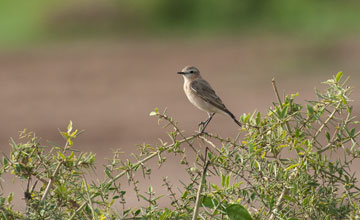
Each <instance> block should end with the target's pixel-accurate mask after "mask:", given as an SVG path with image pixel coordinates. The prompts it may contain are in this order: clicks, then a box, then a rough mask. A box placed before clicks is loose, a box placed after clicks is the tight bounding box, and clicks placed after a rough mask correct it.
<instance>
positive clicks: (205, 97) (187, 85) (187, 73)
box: [178, 66, 241, 131]
mask: <svg viewBox="0 0 360 220" xmlns="http://www.w3.org/2000/svg"><path fill="white" fill-rule="evenodd" d="M178 74H182V75H183V76H184V79H185V81H184V91H185V94H186V96H187V97H188V99H189V101H190V102H191V103H192V104H193V105H195V106H196V107H197V108H199V109H201V110H203V111H206V112H207V113H208V114H209V119H208V120H207V121H205V122H203V123H202V124H203V125H204V126H203V129H202V131H203V130H204V129H205V127H206V125H207V124H208V123H209V122H210V120H211V118H212V117H213V116H214V115H215V113H221V114H224V115H227V116H229V117H231V118H232V119H233V120H234V122H235V123H236V124H237V125H239V126H240V127H241V123H240V122H239V121H238V120H236V118H235V116H234V115H233V114H232V113H231V112H230V111H229V110H228V109H227V108H226V106H225V105H224V103H223V102H222V101H221V99H220V98H219V97H218V96H217V95H216V93H215V91H214V90H213V89H212V87H211V86H210V84H209V83H208V82H207V81H205V80H204V79H202V78H201V76H200V71H199V70H198V69H197V68H196V67H193V66H187V67H185V68H184V69H183V70H182V71H181V72H178Z"/></svg>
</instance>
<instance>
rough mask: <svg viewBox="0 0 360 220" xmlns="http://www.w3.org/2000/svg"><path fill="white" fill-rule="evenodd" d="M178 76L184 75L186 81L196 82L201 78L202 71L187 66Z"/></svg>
mask: <svg viewBox="0 0 360 220" xmlns="http://www.w3.org/2000/svg"><path fill="white" fill-rule="evenodd" d="M177 73H178V74H181V75H183V77H184V78H185V79H190V80H194V79H197V78H199V77H200V71H199V69H198V68H196V67H194V66H186V67H184V68H183V69H182V70H181V72H177Z"/></svg>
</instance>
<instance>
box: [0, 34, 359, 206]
mask: <svg viewBox="0 0 360 220" xmlns="http://www.w3.org/2000/svg"><path fill="white" fill-rule="evenodd" d="M354 39H358V38H353V39H342V40H337V41H335V42H323V43H321V44H319V43H312V42H303V41H300V40H298V39H283V38H278V37H267V38H265V37H264V38H257V39H252V38H243V39H235V38H222V39H207V40H203V39H192V40H191V39H189V40H185V41H184V40H180V39H172V40H123V41H120V40H119V41H106V42H100V41H88V42H76V43H75V42H72V43H66V42H64V43H61V44H60V43H59V44H56V45H49V44H47V45H42V46H33V47H31V48H26V49H21V50H16V51H7V52H1V53H0V103H1V114H0V122H1V126H0V151H2V152H5V153H7V152H8V151H9V144H8V142H9V138H10V137H17V136H18V131H20V130H22V129H24V128H27V129H28V130H30V131H35V132H36V134H37V135H38V136H41V137H42V140H43V142H44V144H45V143H46V140H51V141H53V142H56V143H63V140H62V138H61V137H60V135H59V134H58V130H57V129H58V128H60V129H65V127H66V125H67V123H68V122H69V120H72V121H73V123H74V126H75V128H77V129H84V130H85V133H84V134H83V135H81V136H80V137H79V138H78V139H77V140H75V147H76V148H78V149H81V150H83V151H92V152H94V153H96V154H97V163H98V165H99V168H98V171H99V173H100V171H101V167H102V166H101V164H103V163H104V158H107V157H111V154H112V149H116V148H118V147H121V148H122V149H123V151H124V152H126V153H129V152H133V151H135V150H136V148H137V146H136V144H142V143H145V142H146V143H150V144H155V143H158V138H163V139H165V140H166V134H165V133H164V129H162V128H160V127H159V126H158V125H157V120H156V119H155V118H151V117H149V112H150V111H152V110H153V109H154V108H155V107H158V108H159V109H160V110H164V109H165V108H167V110H168V114H169V115H171V116H173V117H174V118H175V119H176V120H177V121H179V122H180V123H179V126H180V127H181V128H182V129H184V130H185V131H186V133H187V134H190V133H192V132H193V131H194V130H196V129H197V124H198V122H199V121H200V120H203V119H205V118H206V114H205V113H203V112H200V111H199V110H197V109H196V108H195V107H193V106H191V104H190V103H189V102H188V101H187V99H186V97H185V95H184V93H183V90H182V84H183V79H182V77H181V76H179V75H177V74H176V72H177V71H179V70H181V69H182V68H183V67H184V66H185V65H195V66H197V67H198V68H199V69H200V71H201V73H202V75H203V77H204V78H206V79H207V80H208V81H209V82H210V83H211V84H212V86H213V87H214V88H215V90H217V93H218V95H219V96H220V97H221V98H222V100H223V101H224V103H225V104H226V105H227V107H228V108H229V109H230V110H231V111H232V112H233V113H234V114H235V115H237V116H240V115H241V114H242V113H244V112H245V113H248V112H253V110H255V109H257V110H260V111H264V110H265V109H266V108H267V107H268V106H270V105H271V104H272V102H274V101H275V96H274V94H273V91H272V87H271V79H272V78H273V77H275V78H276V81H277V84H278V87H279V91H280V92H281V93H285V94H289V93H295V92H299V93H300V96H299V97H298V100H299V102H301V103H304V102H305V100H310V99H314V98H315V94H314V89H313V88H314V87H317V88H322V85H321V84H320V82H321V81H325V80H326V79H328V78H330V77H331V76H332V75H334V74H336V72H338V71H344V73H345V75H346V76H351V81H350V84H351V85H354V86H355V87H357V88H355V91H354V92H353V96H352V97H353V99H355V100H356V102H354V103H353V104H354V105H355V108H354V111H355V114H357V115H359V111H360V105H359V97H360V96H359V95H360V88H358V85H359V83H360V74H359V72H360V62H359V60H360V41H357V40H354ZM208 131H210V132H214V133H218V134H220V135H223V136H229V137H234V136H235V135H236V133H237V125H236V124H235V123H233V122H232V121H231V120H230V119H228V118H225V117H223V116H216V117H215V119H214V120H213V121H212V122H211V124H210V125H209V127H208ZM179 169H181V168H179V167H178V161H176V160H174V162H173V164H171V163H169V164H167V166H166V167H163V168H162V170H161V173H162V174H164V173H166V175H169V176H170V177H171V174H174V173H176V172H174V171H179ZM102 177H103V175H102V174H99V176H97V177H96V176H95V175H94V176H93V178H99V179H102ZM5 178H6V176H5ZM172 178H173V181H174V182H176V181H177V180H176V178H175V177H172ZM159 180H161V178H156V177H155V178H153V179H151V180H147V181H145V184H147V183H150V184H152V185H156V184H159ZM8 182H9V181H8ZM10 182H11V181H10ZM160 185H161V184H160ZM24 188H25V184H23V183H19V182H15V184H7V183H5V184H4V193H5V194H7V193H8V192H9V191H16V192H20V194H19V196H18V197H17V198H18V200H17V203H18V205H20V206H21V204H22V203H23V202H21V200H20V197H21V196H22V192H23V189H24ZM133 201H134V202H136V200H135V199H134V200H133Z"/></svg>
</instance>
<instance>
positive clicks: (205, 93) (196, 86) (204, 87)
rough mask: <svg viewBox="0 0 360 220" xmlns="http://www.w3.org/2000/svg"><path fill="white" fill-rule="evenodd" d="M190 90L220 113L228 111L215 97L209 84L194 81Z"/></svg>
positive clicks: (199, 80)
mask: <svg viewBox="0 0 360 220" xmlns="http://www.w3.org/2000/svg"><path fill="white" fill-rule="evenodd" d="M190 87H191V89H192V90H193V91H194V92H195V93H196V94H197V95H198V96H199V97H200V98H202V99H203V100H204V101H205V102H208V103H210V104H212V105H214V106H215V107H217V108H219V109H221V110H222V111H224V112H226V113H228V112H229V110H228V109H227V108H226V107H225V105H224V104H223V102H222V101H221V99H220V98H219V97H218V96H217V95H216V93H215V91H214V90H213V89H212V88H211V86H210V84H209V83H208V82H206V81H205V80H203V79H198V80H194V81H193V82H191V84H190Z"/></svg>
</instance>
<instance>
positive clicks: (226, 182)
mask: <svg viewBox="0 0 360 220" xmlns="http://www.w3.org/2000/svg"><path fill="white" fill-rule="evenodd" d="M229 185H230V174H229V175H227V176H226V181H225V186H226V187H229Z"/></svg>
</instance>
